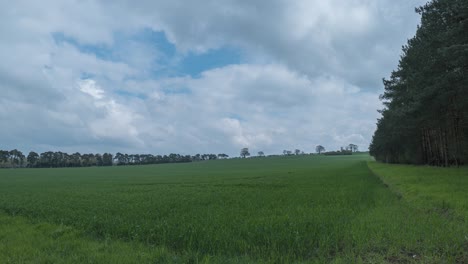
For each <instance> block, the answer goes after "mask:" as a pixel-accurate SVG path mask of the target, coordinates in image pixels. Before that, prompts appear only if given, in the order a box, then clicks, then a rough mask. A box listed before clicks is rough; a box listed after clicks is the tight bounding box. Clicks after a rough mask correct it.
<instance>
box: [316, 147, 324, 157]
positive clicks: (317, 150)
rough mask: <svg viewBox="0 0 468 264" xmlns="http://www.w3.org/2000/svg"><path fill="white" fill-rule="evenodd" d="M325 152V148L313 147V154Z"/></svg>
mask: <svg viewBox="0 0 468 264" xmlns="http://www.w3.org/2000/svg"><path fill="white" fill-rule="evenodd" d="M324 151H325V148H324V147H323V146H322V145H318V146H316V147H315V152H317V153H318V154H319V155H320V154H322V152H324Z"/></svg>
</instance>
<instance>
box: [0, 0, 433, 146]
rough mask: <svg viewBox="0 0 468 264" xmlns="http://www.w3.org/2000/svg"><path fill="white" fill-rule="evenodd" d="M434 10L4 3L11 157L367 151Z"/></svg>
mask: <svg viewBox="0 0 468 264" xmlns="http://www.w3.org/2000/svg"><path fill="white" fill-rule="evenodd" d="M424 2H425V1H422V0H347V1H343V0H327V1H323V0H255V1H252V0H205V1H180V0H171V1H167V0H164V1H163V0H141V1H127V0H115V1H114V0H113V1H110V0H102V1H89V0H44V1H22V0H16V1H5V0H0V21H1V23H0V36H1V37H0V121H1V124H2V125H1V129H0V149H13V148H18V149H20V150H22V151H25V152H27V151H30V150H36V151H46V150H54V151H58V150H61V151H67V152H72V151H80V152H101V153H102V152H117V151H121V152H128V153H153V154H166V153H171V152H176V153H184V154H195V153H227V154H230V155H238V153H239V150H240V148H242V147H249V148H250V150H251V152H253V153H256V152H257V151H260V150H262V151H264V152H265V153H266V154H274V153H280V152H282V150H283V149H291V150H293V149H295V148H299V149H301V150H304V151H307V152H310V151H313V150H314V148H315V146H316V145H317V144H322V145H324V146H325V147H326V148H327V150H333V149H338V148H339V147H340V146H345V145H348V144H349V143H354V144H357V145H358V146H359V147H360V149H364V150H365V149H367V147H368V145H369V142H370V140H371V137H372V134H373V132H374V129H375V122H376V118H377V117H378V113H377V109H379V108H381V104H380V102H379V99H378V96H379V94H380V93H382V91H383V86H382V82H381V80H382V78H383V77H387V76H388V75H389V73H390V72H391V70H392V69H394V68H395V67H396V65H397V63H398V59H399V55H400V53H401V46H402V45H403V44H404V43H405V42H406V40H407V39H408V38H409V37H411V36H412V35H413V34H414V33H415V30H416V26H417V24H418V22H419V16H418V15H417V14H415V13H414V7H416V6H418V5H421V4H423V3H424Z"/></svg>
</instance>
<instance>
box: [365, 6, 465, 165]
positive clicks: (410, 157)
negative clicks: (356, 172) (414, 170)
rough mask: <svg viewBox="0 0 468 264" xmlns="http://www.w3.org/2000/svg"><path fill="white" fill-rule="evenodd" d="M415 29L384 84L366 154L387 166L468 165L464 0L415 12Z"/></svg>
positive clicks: (426, 7)
mask: <svg viewBox="0 0 468 264" xmlns="http://www.w3.org/2000/svg"><path fill="white" fill-rule="evenodd" d="M416 12H418V13H419V14H421V25H420V26H419V27H418V30H417V32H416V35H415V36H414V37H413V38H412V39H410V40H408V43H407V45H405V46H404V47H403V54H402V56H401V59H400V63H399V65H398V68H397V69H396V70H395V71H393V72H392V74H391V77H390V79H388V80H384V86H385V92H384V94H383V95H382V96H381V99H382V100H383V101H384V105H385V109H384V110H382V111H381V113H382V118H381V119H379V120H378V122H377V131H376V132H375V134H374V137H373V139H372V143H371V146H370V152H371V154H372V155H373V156H374V157H375V158H376V159H377V160H379V161H383V162H389V163H413V164H430V165H436V166H450V165H457V166H458V165H460V164H466V163H468V152H467V150H468V0H433V1H431V2H429V3H427V4H426V5H424V6H422V7H420V8H417V9H416Z"/></svg>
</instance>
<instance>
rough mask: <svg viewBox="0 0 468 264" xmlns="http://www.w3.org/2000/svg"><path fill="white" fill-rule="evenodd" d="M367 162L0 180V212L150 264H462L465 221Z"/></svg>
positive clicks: (250, 162) (286, 161)
mask: <svg viewBox="0 0 468 264" xmlns="http://www.w3.org/2000/svg"><path fill="white" fill-rule="evenodd" d="M367 159H368V156H365V155H355V156H347V157H318V156H313V157H310V156H301V157H276V158H264V159H246V160H224V161H213V162H200V163H193V164H170V165H158V166H139V167H111V168H78V169H50V170H49V169H31V170H29V169H24V170H0V210H2V211H3V212H5V213H6V214H7V215H10V216H22V217H24V219H27V221H28V223H29V224H30V225H37V224H40V223H44V222H47V223H50V224H51V225H56V226H66V227H71V228H72V229H73V232H76V240H77V241H80V240H85V241H88V240H89V241H94V242H92V243H98V244H99V243H108V242H112V243H118V244H119V245H120V244H122V243H123V244H122V245H125V246H122V250H121V252H126V250H128V251H129V252H130V251H134V249H133V247H136V246H135V245H140V246H138V247H137V248H138V250H139V251H141V254H146V256H154V258H153V260H151V257H150V258H148V260H149V261H153V262H154V261H155V260H156V256H155V255H154V252H155V250H160V251H161V250H163V249H164V252H165V253H164V254H167V255H164V256H172V257H174V256H176V258H172V259H170V258H169V259H165V260H163V262H164V261H167V262H177V261H180V262H186V261H189V260H192V261H193V262H202V261H204V262H239V263H243V262H284V263H290V262H317V263H328V262H335V263H350V262H389V263H394V262H405V261H410V262H412V261H416V262H424V263H439V262H441V261H445V262H449V263H450V262H451V263H456V262H460V261H468V256H467V255H466V252H467V250H466V249H467V240H466V237H465V236H466V235H468V228H467V224H466V219H465V218H460V217H458V218H450V217H446V216H445V215H444V214H440V213H439V212H438V211H437V210H426V208H424V209H423V207H420V203H419V202H418V203H414V202H413V200H406V199H402V197H401V196H399V195H397V194H396V193H395V192H394V191H392V190H390V188H387V186H386V185H385V184H384V183H382V181H381V180H380V179H379V178H378V177H376V176H374V175H373V174H372V173H371V171H370V170H369V169H368V167H367V165H366V160H367ZM428 206H432V205H430V204H429V205H428ZM458 209H459V210H464V209H463V207H459V208H458ZM11 225H12V226H13V227H14V226H15V224H14V221H13V224H11ZM2 233H3V232H1V231H0V234H2ZM11 235H12V234H11V233H10V236H11ZM0 238H1V236H0ZM47 238H48V235H47V233H46V234H45V239H47ZM68 250H69V251H67V252H74V250H76V254H78V255H80V254H86V253H84V252H86V251H83V250H80V247H77V249H75V248H74V247H72V246H71V247H70V248H69V249H68ZM91 253H92V254H94V253H93V251H91ZM5 254H6V253H5V251H4V250H1V248H0V259H1V258H2V256H3V257H5ZM92 254H91V256H92ZM109 254H112V252H109ZM152 254H153V255H152ZM159 255H161V254H159ZM177 256H178V257H179V258H177Z"/></svg>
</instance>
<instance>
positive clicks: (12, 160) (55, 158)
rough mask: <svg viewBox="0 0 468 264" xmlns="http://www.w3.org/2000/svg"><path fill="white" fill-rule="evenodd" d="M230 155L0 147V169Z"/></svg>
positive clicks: (126, 162) (143, 163)
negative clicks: (87, 152)
mask: <svg viewBox="0 0 468 264" xmlns="http://www.w3.org/2000/svg"><path fill="white" fill-rule="evenodd" d="M226 158H229V156H228V155H226V154H224V153H222V154H217V155H216V154H196V155H194V156H191V155H180V154H174V153H172V154H169V155H152V154H124V153H120V152H119V153H117V154H115V156H114V155H112V154H111V153H104V154H102V155H101V154H80V153H79V152H76V153H73V154H68V153H64V152H60V151H58V152H53V151H47V152H44V153H41V154H38V153H36V152H34V151H31V152H30V153H29V154H28V155H27V156H25V155H24V154H23V153H22V152H21V151H19V150H17V149H14V150H11V151H7V150H0V168H65V167H92V166H113V165H116V166H121V165H149V164H162V163H182V162H194V161H203V160H216V159H226Z"/></svg>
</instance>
